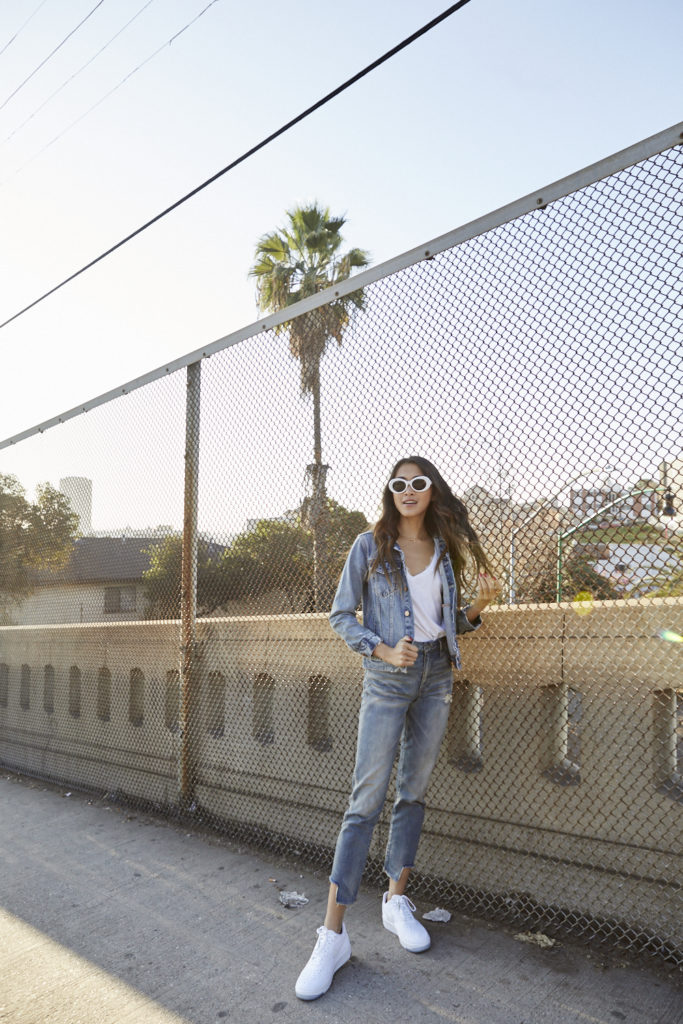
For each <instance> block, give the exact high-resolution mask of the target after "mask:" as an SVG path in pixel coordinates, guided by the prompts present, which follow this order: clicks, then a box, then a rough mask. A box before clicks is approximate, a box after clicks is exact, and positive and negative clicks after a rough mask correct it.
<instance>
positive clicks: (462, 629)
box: [455, 605, 481, 633]
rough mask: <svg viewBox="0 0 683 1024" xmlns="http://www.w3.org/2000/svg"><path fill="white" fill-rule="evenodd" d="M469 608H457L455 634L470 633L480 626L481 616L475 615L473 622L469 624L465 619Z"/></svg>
mask: <svg viewBox="0 0 683 1024" xmlns="http://www.w3.org/2000/svg"><path fill="white" fill-rule="evenodd" d="M469 607H470V606H469V605H467V607H465V608H458V612H457V615H456V617H455V632H456V633H470V632H471V631H472V630H473V629H479V627H480V626H481V615H477V617H476V619H475V620H474V622H470V620H469V619H468V618H467V609H468V608H469Z"/></svg>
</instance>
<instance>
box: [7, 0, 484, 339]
mask: <svg viewBox="0 0 683 1024" xmlns="http://www.w3.org/2000/svg"><path fill="white" fill-rule="evenodd" d="M469 2H470V0H459V2H458V3H456V4H452V5H451V6H450V7H448V8H446V10H445V11H443V12H442V13H441V14H439V15H437V17H436V18H432V20H431V21H428V22H427V24H426V25H423V26H422V28H420V29H418V30H417V31H416V32H413V33H412V35H410V36H408V37H407V38H406V39H404V40H403V41H402V42H400V43H398V44H397V45H396V46H392V48H391V49H390V50H387V52H386V53H384V54H382V56H381V57H378V58H377V60H374V61H373V62H372V63H371V64H368V65H367V66H366V67H364V68H363V69H362V71H359V72H357V73H356V74H355V75H353V76H352V77H351V78H348V79H347V80H346V81H345V82H343V83H342V84H341V85H338V86H337V87H336V89H333V90H332V92H328V93H327V94H326V95H325V96H323V97H322V98H321V99H319V100H317V101H316V102H315V103H313V104H312V105H311V106H310V107H307V108H306V109H305V110H303V111H302V112H301V113H300V114H297V116H296V117H293V118H292V119H291V121H287V123H286V124H284V125H282V127H281V128H278V129H277V131H274V132H272V133H271V134H270V135H268V136H267V137H266V138H265V139H263V140H262V141H261V142H259V143H257V144H256V145H255V146H252V147H251V149H248V150H247V151H246V152H245V153H243V154H242V155H241V156H239V157H237V159H236V160H233V161H232V163H229V164H227V166H225V167H223V168H221V170H220V171H217V172H216V173H215V174H212V175H211V177H210V178H207V179H206V181H203V182H202V183H201V185H197V187H196V188H193V189H192V191H191V192H188V193H187V194H186V195H184V196H182V198H180V199H177V200H176V202H175V203H172V204H171V205H170V206H167V207H166V209H165V210H162V211H161V213H158V214H157V215H156V216H155V217H152V218H151V219H150V220H148V221H146V222H145V223H144V224H141V225H140V227H138V228H136V229H135V231H131V233H130V234H129V235H126V237H125V238H122V239H121V240H120V241H119V242H116V244H115V245H112V246H110V248H109V249H107V250H106V251H105V252H103V253H100V255H99V256H96V257H95V259H93V260H90V262H89V263H86V264H85V266H83V267H81V268H80V270H76V271H75V272H74V273H73V274H70V275H69V276H68V277H65V278H64V280H63V281H60V283H59V284H56V285H55V286H54V287H53V288H50V290H49V291H47V292H44V293H43V295H41V296H40V297H39V298H37V299H34V300H33V302H30V303H29V304H28V306H24V308H23V309H20V310H19V311H18V312H17V313H14V314H13V316H11V317H9V318H8V319H7V320H4V321H3V322H2V323H1V324H0V330H1V329H2V328H3V327H7V325H8V324H11V323H12V322H13V321H14V320H16V319H17V318H18V317H20V316H23V314H24V313H27V312H28V311H29V310H30V309H33V308H34V306H37V305H38V303H40V302H43V301H44V300H45V299H47V298H49V296H50V295H54V293H55V292H57V291H59V289H60V288H63V287H64V286H65V285H67V284H69V283H70V282H71V281H73V280H75V279H76V278H77V277H80V275H81V274H84V273H85V272H86V270H90V269H91V268H92V267H94V266H96V264H98V263H101V262H102V260H104V259H106V258H107V256H111V254H112V253H113V252H116V250H117V249H120V248H121V247H122V246H124V245H126V243H128V242H130V241H131V240H132V239H133V238H137V236H138V235H141V234H142V232H143V231H146V230H147V229H148V228H150V227H151V226H152V225H153V224H156V223H157V222H158V221H160V220H161V219H162V218H163V217H167V216H168V214H169V213H172V212H173V211H174V210H177V209H178V207H179V206H182V205H183V203H186V202H188V200H190V199H192V198H193V197H194V196H196V195H198V193H199V192H202V191H203V190H204V189H205V188H208V187H209V185H212V184H213V183H214V182H215V181H218V179H219V178H222V177H223V175H225V174H227V173H228V171H231V170H233V168H235V167H237V166H238V165H239V164H242V163H244V161H245V160H248V159H249V157H251V156H253V155H254V154H255V153H258V152H259V150H261V149H264V148H265V147H266V146H268V145H269V144H270V143H271V142H273V141H274V140H275V139H277V138H279V137H280V136H281V135H284V133H285V132H287V131H289V129H290V128H293V127H294V125H297V124H299V122H301V121H303V120H304V119H305V118H307V117H310V115H311V114H312V113H314V111H316V110H319V109H320V108H321V107H323V106H325V104H326V103H329V102H330V100H332V99H334V98H335V97H336V96H339V95H340V94H341V93H343V92H344V91H345V90H346V89H349V88H350V87H351V86H352V85H354V84H355V83H356V82H358V81H360V79H361V78H365V76H366V75H369V74H370V72H371V71H374V70H375V68H378V67H380V65H381V64H384V63H386V61H388V60H390V59H391V58H392V57H394V56H395V55H396V54H397V53H400V51H401V50H404V49H405V48H406V47H407V46H410V44H411V43H414V42H415V40H416V39H419V38H420V37H421V36H423V35H425V34H426V33H427V32H429V31H430V29H433V28H435V27H436V26H437V25H439V24H440V23H441V22H442V21H445V20H446V18H449V17H450V16H451V15H452V14H455V12H456V11H459V10H460V9H461V8H462V7H465V5H466V4H468V3H469Z"/></svg>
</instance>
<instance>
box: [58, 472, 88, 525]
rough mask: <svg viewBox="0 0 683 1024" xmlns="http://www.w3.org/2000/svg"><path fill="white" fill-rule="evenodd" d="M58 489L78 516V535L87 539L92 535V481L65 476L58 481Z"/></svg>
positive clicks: (80, 477)
mask: <svg viewBox="0 0 683 1024" xmlns="http://www.w3.org/2000/svg"><path fill="white" fill-rule="evenodd" d="M59 489H60V491H61V492H62V494H63V495H64V497H65V498H68V499H69V503H70V505H71V509H72V511H73V512H75V513H76V515H77V516H78V531H79V533H81V534H82V535H83V536H84V537H87V536H88V535H89V534H91V533H92V480H88V478H87V477H85V476H65V477H62V479H61V480H60V481H59Z"/></svg>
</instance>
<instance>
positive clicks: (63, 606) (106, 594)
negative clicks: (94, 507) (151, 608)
mask: <svg viewBox="0 0 683 1024" xmlns="http://www.w3.org/2000/svg"><path fill="white" fill-rule="evenodd" d="M158 543H159V538H158V537H135V538H133V537H81V538H79V539H78V540H77V541H75V543H74V548H73V551H72V553H71V558H70V559H69V562H68V563H67V564H66V565H65V566H64V567H63V568H62V569H58V570H54V571H50V570H41V571H39V572H37V573H35V575H34V580H33V587H34V589H33V593H32V594H30V595H29V597H27V598H26V600H25V601H23V602H22V604H21V605H19V606H17V607H16V608H15V609H14V610H13V611H12V620H13V623H14V624H15V625H17V626H34V625H44V624H48V623H66V622H118V621H126V620H130V619H142V618H144V617H145V612H146V610H147V602H146V599H145V581H144V578H143V574H144V572H145V571H146V570H147V569H149V555H148V554H147V549H149V548H150V547H151V546H152V545H153V544H158Z"/></svg>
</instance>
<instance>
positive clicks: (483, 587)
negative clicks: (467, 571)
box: [469, 572, 503, 618]
mask: <svg viewBox="0 0 683 1024" xmlns="http://www.w3.org/2000/svg"><path fill="white" fill-rule="evenodd" d="M502 589H503V587H502V585H501V583H500V581H499V580H497V579H496V577H495V576H491V575H490V573H487V572H480V573H479V576H478V578H477V596H476V597H475V599H474V601H473V602H472V604H471V605H470V607H469V611H470V612H473V613H474V615H473V618H476V617H477V616H478V615H480V614H481V612H483V610H484V608H486V606H487V605H489V604H491V601H495V599H496V598H497V597H499V596H500V593H501V591H502Z"/></svg>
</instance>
